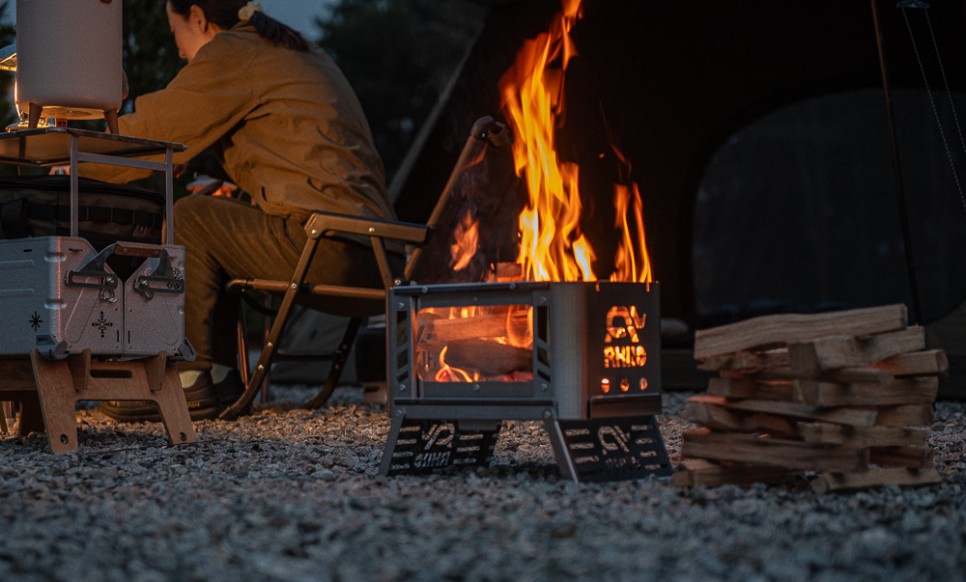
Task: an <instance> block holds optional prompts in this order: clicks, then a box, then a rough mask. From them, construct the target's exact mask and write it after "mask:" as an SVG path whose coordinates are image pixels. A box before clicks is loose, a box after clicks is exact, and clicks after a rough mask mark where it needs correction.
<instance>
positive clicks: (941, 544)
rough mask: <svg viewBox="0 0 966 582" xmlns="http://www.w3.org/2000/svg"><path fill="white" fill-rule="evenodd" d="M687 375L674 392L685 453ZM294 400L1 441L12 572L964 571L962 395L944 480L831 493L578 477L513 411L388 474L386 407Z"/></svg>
mask: <svg viewBox="0 0 966 582" xmlns="http://www.w3.org/2000/svg"><path fill="white" fill-rule="evenodd" d="M306 394H309V392H306ZM687 396H688V395H687V394H685V393H673V394H669V395H667V396H666V398H665V410H666V413H667V414H666V415H665V416H663V417H662V418H661V429H662V432H663V433H664V435H665V438H666V440H667V443H668V448H669V451H670V453H671V456H672V459H676V458H677V451H678V448H679V446H680V435H681V431H682V430H684V429H685V428H687V427H688V426H689V425H688V424H687V423H686V422H684V421H682V420H681V419H680V418H678V417H677V416H676V414H677V413H679V412H680V410H681V408H682V406H683V403H684V399H685V398H686V397H687ZM283 397H300V394H299V391H298V390H297V389H296V390H289V391H287V392H286V394H283ZM286 402H287V401H280V402H278V403H276V406H274V407H272V408H264V409H262V410H259V411H258V412H257V413H256V414H254V415H252V416H249V417H245V418H242V419H241V420H239V421H237V422H233V423H226V422H220V421H210V422H200V423H196V425H195V427H196V430H197V431H198V437H199V442H198V443H197V444H194V445H187V446H180V447H171V446H167V444H166V441H165V439H164V437H163V431H162V428H161V425H160V424H157V423H152V424H143V425H119V424H114V423H112V422H111V421H109V420H108V419H106V417H104V416H102V415H101V414H100V413H98V412H96V411H95V410H89V409H84V410H81V411H79V412H78V418H79V420H80V422H81V427H82V431H81V439H80V441H81V449H80V451H78V452H76V453H70V454H64V455H57V456H55V455H51V454H49V453H47V452H46V448H45V447H46V441H45V437H44V436H43V435H31V436H29V437H27V438H7V439H5V440H3V441H0V451H2V455H3V456H2V459H3V463H2V464H0V578H3V579H16V580H44V581H47V580H70V581H73V582H77V581H84V580H98V581H102V580H129V579H137V580H148V581H150V580H175V579H176V580H202V579H203V580H229V579H230V580H238V579H242V577H248V578H250V579H252V580H323V581H324V580H446V579H451V580H510V579H513V580H549V579H554V580H556V579H569V578H585V579H593V580H658V579H660V580H742V581H745V580H819V581H821V580H850V581H851V580H913V579H914V580H943V581H955V580H964V579H966V574H964V572H966V511H964V509H966V456H964V454H963V453H964V435H966V404H963V403H951V402H940V403H939V404H938V406H937V419H936V422H935V423H934V424H933V425H932V427H931V432H930V437H929V439H930V443H931V445H932V446H933V447H935V448H936V451H937V461H936V462H937V467H938V469H939V471H940V473H941V474H942V475H943V476H944V482H943V483H941V484H938V485H934V486H929V487H920V488H914V489H900V488H897V487H885V488H880V489H875V490H867V491H862V492H858V493H849V494H827V495H819V494H816V493H814V492H813V491H812V490H811V488H810V487H809V485H808V483H807V480H806V479H802V480H801V481H798V482H794V483H791V484H788V485H783V486H769V487H766V486H751V487H747V488H740V487H735V486H723V487H719V488H715V489H706V488H695V489H693V490H684V489H678V488H676V487H674V486H673V485H671V483H670V482H668V481H658V480H654V479H649V480H643V481H625V482H618V483H608V484H573V483H570V482H568V481H564V480H562V479H560V478H559V477H558V473H557V470H556V467H555V466H554V465H553V454H552V452H551V450H550V444H549V441H548V440H547V438H546V435H545V434H544V433H543V431H542V429H541V428H540V425H538V424H534V423H528V422H513V423H509V426H508V428H507V429H506V430H505V431H504V433H503V436H502V437H501V439H500V443H499V445H498V448H497V452H496V458H495V460H494V464H493V466H492V467H490V468H485V469H468V470H463V471H459V472H455V473H452V474H445V475H432V476H428V477H394V478H390V479H386V478H383V477H379V476H377V471H378V467H379V462H380V459H381V457H382V446H383V443H384V442H385V437H386V434H387V432H388V429H389V421H388V415H387V414H386V411H385V410H384V409H382V408H376V407H369V406H366V405H363V404H362V403H361V400H360V398H359V392H358V391H356V390H352V389H340V390H339V391H338V392H337V394H336V398H335V403H334V404H333V405H331V406H329V407H327V408H325V409H323V410H320V411H313V412H309V411H304V410H299V409H295V408H293V407H291V406H290V405H288V404H287V403H286Z"/></svg>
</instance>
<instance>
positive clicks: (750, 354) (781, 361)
mask: <svg viewBox="0 0 966 582" xmlns="http://www.w3.org/2000/svg"><path fill="white" fill-rule="evenodd" d="M789 363H790V360H789V358H788V348H775V349H772V350H764V351H759V352H754V351H747V350H742V351H739V352H735V353H733V354H724V355H721V356H712V357H710V358H707V359H706V360H704V361H702V362H700V363H699V364H698V369H700V370H705V371H707V372H717V371H720V370H741V371H743V372H756V371H759V370H763V369H766V368H779V367H788V366H789Z"/></svg>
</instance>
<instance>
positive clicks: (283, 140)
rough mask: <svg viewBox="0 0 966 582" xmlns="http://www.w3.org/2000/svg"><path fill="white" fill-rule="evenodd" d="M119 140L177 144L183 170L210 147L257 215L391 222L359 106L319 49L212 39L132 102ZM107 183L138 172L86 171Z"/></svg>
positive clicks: (238, 34)
mask: <svg viewBox="0 0 966 582" xmlns="http://www.w3.org/2000/svg"><path fill="white" fill-rule="evenodd" d="M120 133H121V134H122V135H130V136H135V137H143V138H148V139H156V140H162V141H169V142H177V143H183V144H186V145H187V146H188V149H187V151H185V152H182V153H178V154H175V163H176V164H178V163H185V162H187V161H188V160H190V159H191V158H193V157H194V156H196V155H198V154H199V153H201V152H202V151H204V150H205V149H207V148H208V147H210V146H215V150H216V151H217V152H218V154H219V157H220V158H221V162H222V164H223V166H224V169H225V171H226V172H227V173H228V175H229V176H231V178H232V180H233V181H234V182H235V183H237V184H238V185H239V186H240V187H241V188H242V189H243V190H245V191H246V192H249V193H250V194H251V195H252V196H253V198H254V199H255V202H256V203H257V204H258V206H259V207H260V208H261V209H262V210H263V211H264V212H266V213H268V214H272V215H276V216H282V217H285V218H294V219H297V220H300V221H304V220H305V219H306V218H307V217H308V215H309V213H310V212H311V211H313V210H327V211H330V212H338V213H342V214H352V215H363V216H381V217H386V218H391V217H393V216H394V214H393V210H392V206H391V204H390V203H389V200H388V197H387V196H386V187H385V176H384V171H383V166H382V161H381V159H380V158H379V154H378V153H377V151H376V149H375V146H374V145H373V140H372V135H371V133H370V130H369V125H368V123H367V122H366V119H365V116H364V114H363V112H362V107H361V106H360V105H359V102H358V100H357V98H356V96H355V93H354V92H353V91H352V89H351V87H350V86H349V83H348V82H347V81H346V79H345V77H344V76H343V75H342V72H341V71H340V70H339V69H338V67H337V66H336V64H335V63H334V62H333V61H332V59H331V58H329V56H328V55H326V54H325V53H324V52H323V51H322V50H321V49H320V48H318V47H315V46H313V47H312V50H311V52H308V53H299V52H296V51H292V50H290V49H286V48H282V47H276V46H273V45H272V44H271V43H269V42H268V41H266V40H264V39H263V38H261V37H260V36H259V35H258V33H257V32H256V31H255V29H254V28H253V27H252V26H250V25H247V24H245V25H239V26H236V27H234V28H233V29H231V30H230V31H226V32H221V33H219V34H217V35H216V36H215V37H214V38H213V39H212V40H211V41H210V42H209V43H208V44H206V45H205V46H204V47H202V48H201V50H200V51H198V54H197V55H196V56H195V58H194V59H193V60H192V61H191V62H190V63H188V64H187V65H185V67H184V68H183V69H182V70H181V71H180V72H179V73H178V75H177V76H176V77H175V78H174V79H173V80H172V81H171V83H170V84H169V85H168V86H167V87H166V88H164V89H162V90H160V91H157V92H155V93H150V94H147V95H143V96H141V97H139V98H138V99H137V100H136V101H135V112H134V113H132V114H129V115H124V116H122V117H121V119H120ZM81 174H82V175H83V176H86V177H91V178H98V179H102V180H107V181H111V182H127V181H130V180H133V179H136V178H140V177H143V176H145V175H146V174H145V172H144V171H140V170H132V169H125V168H119V167H113V166H103V165H94V164H86V165H85V166H84V167H83V168H82V170H81Z"/></svg>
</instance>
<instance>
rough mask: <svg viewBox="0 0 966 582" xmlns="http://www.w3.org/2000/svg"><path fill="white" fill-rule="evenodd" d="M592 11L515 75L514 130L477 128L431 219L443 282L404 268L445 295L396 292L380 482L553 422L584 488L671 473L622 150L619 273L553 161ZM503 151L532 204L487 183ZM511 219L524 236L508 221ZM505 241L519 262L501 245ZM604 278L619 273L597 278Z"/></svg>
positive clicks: (552, 35)
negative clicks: (574, 34) (657, 420)
mask: <svg viewBox="0 0 966 582" xmlns="http://www.w3.org/2000/svg"><path fill="white" fill-rule="evenodd" d="M580 13H581V10H580V0H564V2H563V10H562V11H561V12H560V13H559V14H558V15H557V17H556V18H555V19H554V20H553V22H552V23H551V26H550V29H549V30H548V32H547V33H545V34H541V35H539V36H538V37H537V38H535V39H533V40H532V41H528V42H527V43H526V44H525V45H524V47H523V48H522V49H521V50H520V52H519V53H518V55H517V61H516V63H515V65H514V66H513V67H512V68H511V69H510V70H509V71H507V73H506V74H505V75H504V77H503V79H502V80H501V83H500V91H501V95H502V96H503V108H504V115H505V118H506V119H507V121H508V123H509V127H503V126H502V124H498V123H495V122H493V121H492V120H490V121H486V120H481V121H480V122H478V123H477V126H476V127H475V128H474V131H473V132H472V134H471V137H470V141H469V142H468V143H467V146H466V148H465V149H464V152H463V154H462V155H461V156H460V160H461V161H460V162H458V163H457V170H456V172H455V173H454V174H453V176H452V177H451V180H450V183H449V184H448V185H447V189H446V191H445V192H444V196H443V198H442V199H441V202H440V204H443V206H442V208H441V207H440V206H437V209H436V210H434V212H433V216H432V217H431V218H430V227H431V235H433V236H431V237H429V238H428V240H429V242H428V244H429V245H431V246H432V245H434V250H431V251H430V252H428V253H426V255H428V256H430V257H431V260H428V259H426V258H425V256H424V257H423V259H422V261H421V263H420V264H422V265H423V266H425V265H427V264H429V265H430V267H431V268H432V269H437V272H436V273H432V272H429V273H426V272H423V271H421V270H419V269H407V273H406V278H407V279H415V280H416V281H420V282H423V283H428V282H431V283H433V284H431V285H419V284H411V285H401V286H397V287H395V288H394V289H392V291H391V293H390V296H389V300H388V301H389V307H388V330H387V331H388V334H389V341H388V344H389V346H388V348H389V388H390V394H391V406H392V413H393V424H392V430H391V432H390V435H389V441H388V443H387V446H386V452H385V455H384V457H383V465H382V472H383V474H394V473H402V472H412V471H425V470H432V469H436V468H439V467H443V466H448V465H462V464H476V463H485V462H487V461H489V459H490V458H491V456H492V454H493V449H494V446H495V443H496V439H497V436H498V435H499V431H500V426H501V423H502V421H503V420H510V419H519V420H542V421H543V423H544V427H545V428H546V430H547V432H548V433H549V435H550V442H551V443H552V445H553V448H554V452H555V454H556V457H557V464H558V466H559V468H560V471H561V473H562V474H563V475H564V476H566V477H568V478H570V479H573V480H575V481H581V480H609V479H622V478H634V477H640V476H644V475H650V474H658V475H669V474H670V471H671V467H670V464H669V462H668V458H667V452H666V451H665V449H664V443H663V441H662V440H661V435H660V433H659V431H658V430H657V427H656V425H655V424H654V419H653V416H654V415H655V414H658V413H660V411H661V370H660V357H659V356H660V349H661V345H660V343H661V338H660V319H661V314H660V303H659V298H658V288H657V284H656V283H653V282H652V278H651V265H650V258H649V256H648V253H647V248H646V244H645V233H644V220H643V216H642V208H643V202H642V198H641V195H640V191H639V190H638V188H637V184H636V183H634V182H632V181H631V180H630V179H629V176H630V173H631V171H630V170H631V168H630V164H629V162H628V161H627V160H626V158H625V157H624V156H623V154H621V152H620V150H619V149H618V148H617V147H616V146H614V147H613V156H614V159H615V160H616V161H618V162H619V169H618V172H617V175H618V180H617V182H616V183H614V184H609V185H608V187H609V188H611V189H612V192H613V201H614V218H613V220H608V221H606V222H609V223H610V224H611V226H612V227H613V231H611V232H612V233H613V236H612V238H613V239H614V240H617V241H618V244H617V245H616V252H615V253H614V255H613V262H612V263H610V264H608V262H607V261H605V260H600V259H599V258H598V251H597V250H595V248H594V244H592V243H591V240H590V239H591V238H593V237H592V236H588V234H589V233H586V232H585V227H586V226H587V225H589V224H590V223H591V222H594V219H592V218H589V217H588V216H587V215H585V213H584V210H583V208H584V205H583V201H582V199H581V194H580V172H579V167H578V165H577V164H576V163H574V162H572V161H568V160H565V159H563V158H562V157H560V156H558V155H557V143H556V130H557V128H559V127H560V126H561V124H562V119H563V114H564V102H563V81H564V70H565V69H566V66H567V63H568V61H569V60H570V58H572V57H573V56H574V54H575V53H574V50H573V44H572V40H571V39H570V37H569V31H570V30H571V29H572V28H573V26H574V25H575V23H576V21H577V20H578V19H579V17H580ZM507 130H509V131H507ZM510 134H512V143H511V139H510ZM506 145H511V147H510V148H505V147H504V146H506ZM507 149H509V150H512V152H509V153H512V167H513V168H514V170H513V171H514V172H515V174H516V177H517V178H519V182H518V185H519V186H525V187H526V190H527V193H526V194H527V197H526V200H525V201H523V200H516V199H515V198H514V196H512V195H511V196H508V191H507V190H506V189H502V191H498V192H496V193H491V195H489V196H488V195H487V192H486V188H485V187H483V186H481V185H482V184H489V187H490V188H494V183H496V184H501V183H502V180H501V179H499V178H498V179H496V180H483V179H481V178H482V177H483V176H484V175H486V174H487V172H488V170H492V171H493V172H499V168H501V167H502V166H501V164H500V163H498V161H496V158H500V159H502V157H503V154H506V153H508V152H506V150H507ZM501 151H502V152H503V154H501V153H500V152H501ZM464 186H465V188H464ZM594 186H595V187H600V186H602V184H595V185H594ZM517 202H520V204H519V206H518V205H517V204H516V203H517ZM447 203H449V204H450V206H446V204H447ZM508 208H511V209H513V212H514V216H513V217H512V218H513V224H514V226H513V227H508V226H507V222H506V221H505V220H502V219H501V217H500V215H499V211H500V210H504V211H505V210H506V209H508ZM437 211H438V212H437ZM494 211H496V214H497V215H496V216H494V215H493V214H494ZM517 211H518V214H517V213H516V212H517ZM596 222H597V224H596V225H595V226H598V227H602V228H600V229H599V230H601V231H606V228H607V227H606V224H601V221H600V220H599V219H597V220H596ZM509 232H512V233H513V235H514V238H513V240H510V241H509V242H512V243H514V246H516V260H515V261H514V262H505V257H506V256H507V251H506V249H505V248H502V247H501V245H500V244H494V243H499V242H507V239H509V238H510V237H508V236H506V235H507V233H509ZM607 236H610V235H607ZM422 250H425V249H420V251H422ZM417 256H418V253H414V255H413V259H412V260H411V262H410V267H412V266H413V265H414V264H417V263H418V261H417ZM441 267H442V268H443V270H445V271H446V272H445V273H442V275H443V276H438V275H439V274H440V271H439V269H440V268H441ZM603 271H606V272H609V273H610V274H609V276H606V277H598V276H597V274H596V273H597V272H603ZM479 281H486V282H479Z"/></svg>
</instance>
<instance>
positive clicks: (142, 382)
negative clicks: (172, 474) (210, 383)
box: [0, 350, 195, 453]
mask: <svg viewBox="0 0 966 582" xmlns="http://www.w3.org/2000/svg"><path fill="white" fill-rule="evenodd" d="M0 393H2V394H0V400H15V401H19V402H20V403H21V413H20V422H19V423H18V428H19V431H18V432H19V434H20V435H21V436H25V435H27V434H29V433H30V432H32V431H40V430H46V432H47V438H48V441H49V443H50V450H51V451H52V452H54V453H62V452H67V451H73V450H76V449H77V417H76V406H77V402H78V401H81V400H151V401H153V402H155V403H156V404H157V405H158V409H159V410H160V413H161V420H162V421H163V422H164V428H165V431H166V432H167V434H168V439H169V440H170V441H171V443H172V444H183V443H193V442H195V433H194V428H193V427H192V426H191V417H190V416H188V405H187V403H186V402H185V399H184V393H183V392H182V389H181V379H180V377H179V376H178V370H177V367H176V365H175V364H174V363H172V362H168V356H167V354H166V353H164V352H162V353H160V354H158V355H157V356H153V357H148V358H142V359H138V360H130V361H123V362H117V361H100V360H94V359H92V358H91V354H90V351H89V350H86V351H85V352H84V353H83V354H81V355H76V356H70V357H68V358H66V359H64V360H48V359H46V358H43V357H41V356H40V354H39V353H38V352H37V350H34V351H33V352H31V354H30V357H29V358H26V357H24V358H12V359H0Z"/></svg>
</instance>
